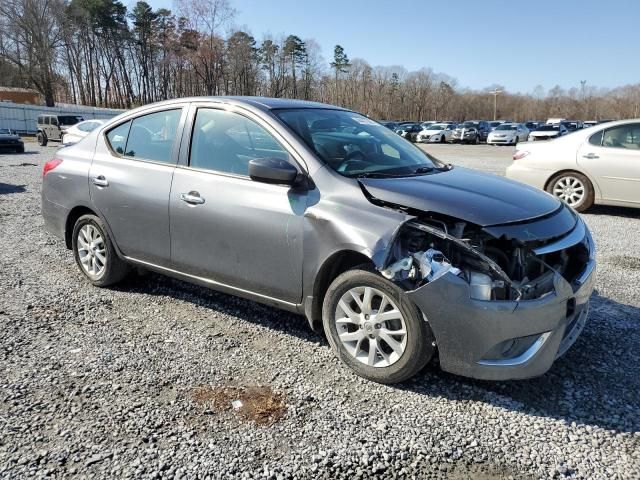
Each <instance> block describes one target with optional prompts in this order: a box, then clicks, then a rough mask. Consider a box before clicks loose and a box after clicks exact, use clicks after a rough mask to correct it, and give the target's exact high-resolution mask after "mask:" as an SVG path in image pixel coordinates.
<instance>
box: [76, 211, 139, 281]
mask: <svg viewBox="0 0 640 480" xmlns="http://www.w3.org/2000/svg"><path fill="white" fill-rule="evenodd" d="M72 247H73V255H74V257H75V260H76V264H77V265H78V267H79V268H80V271H81V272H82V273H83V274H84V275H85V277H87V278H88V279H89V281H90V282H91V283H92V284H93V285H95V286H97V287H106V286H109V285H113V284H114V283H117V282H119V281H120V280H122V279H123V278H124V277H125V276H126V275H127V273H128V271H129V268H128V266H127V264H126V263H125V262H124V261H123V260H121V259H120V257H118V254H117V253H116V251H115V249H114V247H113V243H112V242H111V239H110V238H109V235H108V233H107V229H106V228H105V226H104V224H103V223H102V220H100V218H99V217H97V216H96V215H90V214H89V215H83V216H81V217H80V218H79V219H78V220H77V221H76V224H75V225H74V227H73V236H72Z"/></svg>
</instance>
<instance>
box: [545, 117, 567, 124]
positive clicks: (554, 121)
mask: <svg viewBox="0 0 640 480" xmlns="http://www.w3.org/2000/svg"><path fill="white" fill-rule="evenodd" d="M564 121H566V118H559V117H552V118H548V119H547V125H558V124H560V123H562V122H564Z"/></svg>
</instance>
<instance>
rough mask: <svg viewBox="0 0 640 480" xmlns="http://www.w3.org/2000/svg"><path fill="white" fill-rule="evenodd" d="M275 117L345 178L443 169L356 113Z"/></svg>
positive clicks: (326, 111)
mask: <svg viewBox="0 0 640 480" xmlns="http://www.w3.org/2000/svg"><path fill="white" fill-rule="evenodd" d="M274 113H275V115H276V116H277V117H278V118H279V119H280V120H281V121H282V122H283V123H284V124H285V125H287V126H288V127H289V128H290V129H291V130H293V131H294V133H296V134H297V135H298V137H300V138H301V139H302V140H303V141H304V142H305V143H306V144H307V145H308V146H309V147H310V148H311V149H312V150H313V151H315V153H316V154H317V155H318V157H320V159H322V160H323V161H324V162H326V163H327V164H328V165H329V166H330V167H331V168H332V169H333V170H335V171H336V172H338V173H340V174H341V175H344V176H346V177H359V176H372V177H373V176H407V175H419V174H424V173H428V172H429V171H432V170H434V169H436V168H442V167H444V166H445V165H444V164H442V163H440V162H439V161H438V160H436V159H434V158H432V157H430V156H429V155H427V154H426V153H425V152H423V151H422V150H420V149H419V148H418V147H416V146H414V145H413V144H412V143H410V142H408V141H406V140H404V139H403V138H401V137H400V136H398V135H396V134H395V133H393V132H391V131H390V130H389V129H387V128H385V127H383V126H382V125H380V124H379V123H376V122H374V121H373V120H370V119H368V118H367V117H364V116H362V115H360V114H358V113H354V112H348V111H343V110H330V109H316V108H313V109H308V108H305V109H291V110H274Z"/></svg>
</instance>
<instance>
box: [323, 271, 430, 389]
mask: <svg viewBox="0 0 640 480" xmlns="http://www.w3.org/2000/svg"><path fill="white" fill-rule="evenodd" d="M322 320H323V325H324V331H325V334H326V335H327V338H328V339H329V343H330V344H331V347H332V348H333V350H334V351H335V352H336V353H337V355H338V357H339V358H340V359H341V360H342V361H343V362H344V363H345V364H347V366H349V367H350V368H351V369H352V370H353V371H354V372H355V373H356V374H357V375H360V376H361V377H364V378H366V379H368V380H372V381H374V382H379V383H386V384H391V383H397V382H402V381H403V380H406V379H408V378H410V377H412V376H413V375H415V374H416V373H417V372H419V371H420V370H421V369H422V368H423V367H424V366H425V365H426V364H427V363H428V362H429V360H430V359H431V357H432V356H433V353H434V350H435V347H434V338H433V333H432V332H431V329H430V327H429V325H428V323H427V322H426V321H425V320H424V319H423V317H422V315H421V314H420V312H419V310H418V308H417V307H416V306H415V305H414V304H413V302H411V301H410V300H409V299H408V298H407V296H406V294H405V292H404V291H403V290H402V289H400V288H399V287H398V286H397V285H395V284H394V283H392V282H390V281H388V280H386V279H385V278H383V277H381V276H380V275H378V274H376V273H374V272H372V271H370V270H367V269H361V268H356V269H354V270H349V271H347V272H345V273H343V274H341V275H339V276H338V277H337V278H336V279H335V280H334V281H333V283H332V284H331V285H330V286H329V289H328V290H327V293H326V295H325V298H324V303H323V308H322Z"/></svg>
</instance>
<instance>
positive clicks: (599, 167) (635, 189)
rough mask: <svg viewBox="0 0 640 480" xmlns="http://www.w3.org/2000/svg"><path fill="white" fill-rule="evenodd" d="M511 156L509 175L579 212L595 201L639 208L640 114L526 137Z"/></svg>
mask: <svg viewBox="0 0 640 480" xmlns="http://www.w3.org/2000/svg"><path fill="white" fill-rule="evenodd" d="M513 158H514V161H513V163H512V164H511V166H510V167H509V168H508V169H507V176H508V177H509V178H513V179H515V180H519V181H521V182H525V183H528V184H530V185H534V186H536V187H538V188H542V189H545V190H546V191H548V192H549V193H551V194H553V195H555V196H557V197H558V198H560V199H561V200H563V201H564V202H566V203H567V204H568V205H569V206H571V207H573V208H574V209H576V210H577V211H579V212H582V211H584V210H586V209H587V208H589V207H590V206H591V205H593V204H594V203H600V204H604V205H623V206H627V207H638V208H640V119H636V120H625V121H618V122H611V123H606V124H603V125H596V126H593V127H590V128H586V129H583V130H578V131H577V132H575V133H572V134H571V135H567V136H565V137H562V138H558V139H556V140H553V141H550V142H544V143H536V144H535V145H534V144H529V143H528V144H526V145H522V150H518V151H516V153H515V154H514V156H513Z"/></svg>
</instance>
